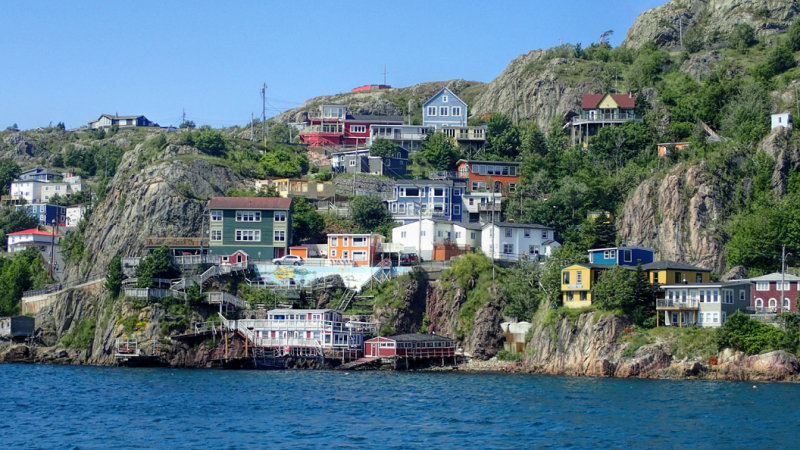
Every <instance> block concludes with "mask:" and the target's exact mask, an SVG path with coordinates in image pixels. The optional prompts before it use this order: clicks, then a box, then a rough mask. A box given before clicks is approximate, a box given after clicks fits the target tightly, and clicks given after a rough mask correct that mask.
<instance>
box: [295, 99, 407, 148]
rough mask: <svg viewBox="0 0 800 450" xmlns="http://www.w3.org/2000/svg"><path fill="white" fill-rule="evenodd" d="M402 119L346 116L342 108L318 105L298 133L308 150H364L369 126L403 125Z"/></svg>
mask: <svg viewBox="0 0 800 450" xmlns="http://www.w3.org/2000/svg"><path fill="white" fill-rule="evenodd" d="M402 124H403V117H402V116H379V115H372V114H348V113H347V106H345V105H321V106H320V107H319V112H316V113H311V114H309V117H308V125H307V126H306V127H304V128H303V130H302V131H300V142H301V143H303V144H306V145H308V146H309V147H366V145H367V141H368V140H369V138H370V127H371V126H372V125H402Z"/></svg>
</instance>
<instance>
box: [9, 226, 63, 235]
mask: <svg viewBox="0 0 800 450" xmlns="http://www.w3.org/2000/svg"><path fill="white" fill-rule="evenodd" d="M18 234H38V235H39V236H55V237H58V235H57V234H55V233H51V232H49V231H42V230H39V229H38V228H29V229H27V230H22V231H15V232H13V233H8V234H7V235H6V236H16V235H18Z"/></svg>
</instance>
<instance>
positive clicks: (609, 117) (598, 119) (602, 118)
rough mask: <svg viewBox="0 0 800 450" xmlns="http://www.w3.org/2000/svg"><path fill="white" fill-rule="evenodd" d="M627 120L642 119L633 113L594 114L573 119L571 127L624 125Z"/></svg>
mask: <svg viewBox="0 0 800 450" xmlns="http://www.w3.org/2000/svg"><path fill="white" fill-rule="evenodd" d="M629 120H634V121H641V120H642V118H641V117H640V116H637V115H636V114H634V113H632V112H631V113H621V114H617V113H605V114H594V115H591V116H589V117H575V118H574V119H572V125H584V124H587V123H625V122H627V121H629Z"/></svg>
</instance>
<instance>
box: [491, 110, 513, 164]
mask: <svg viewBox="0 0 800 450" xmlns="http://www.w3.org/2000/svg"><path fill="white" fill-rule="evenodd" d="M486 125H487V130H486V146H487V151H488V152H490V153H492V154H494V155H495V156H497V157H499V158H503V159H512V160H513V159H516V157H517V155H519V147H520V133H519V129H518V128H517V127H516V126H514V124H513V123H511V119H509V117H508V116H506V115H505V114H500V113H493V114H492V115H491V116H489V120H488V121H487V123H486Z"/></svg>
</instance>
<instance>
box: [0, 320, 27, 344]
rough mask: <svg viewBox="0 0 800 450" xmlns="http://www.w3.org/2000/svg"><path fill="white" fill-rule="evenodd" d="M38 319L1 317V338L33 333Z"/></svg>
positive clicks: (25, 335)
mask: <svg viewBox="0 0 800 450" xmlns="http://www.w3.org/2000/svg"><path fill="white" fill-rule="evenodd" d="M35 325H36V320H35V319H34V318H33V317H26V316H15V317H0V338H11V339H13V338H20V337H28V336H31V335H32V334H33V330H34V327H35Z"/></svg>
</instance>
